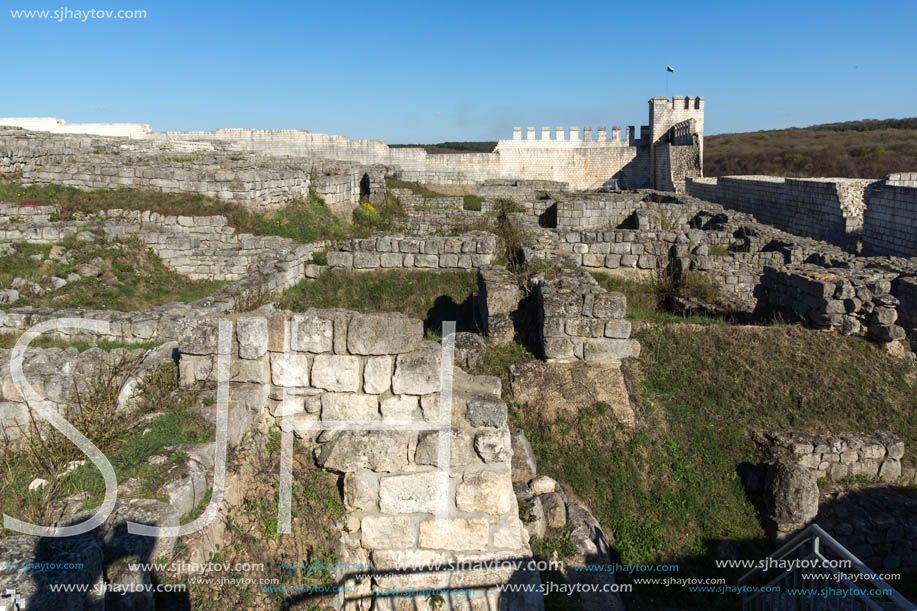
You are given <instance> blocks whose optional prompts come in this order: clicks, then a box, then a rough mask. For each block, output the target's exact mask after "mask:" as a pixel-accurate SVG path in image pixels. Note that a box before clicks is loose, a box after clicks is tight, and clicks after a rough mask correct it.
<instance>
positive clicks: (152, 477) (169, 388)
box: [0, 355, 213, 536]
mask: <svg viewBox="0 0 917 611" xmlns="http://www.w3.org/2000/svg"><path fill="white" fill-rule="evenodd" d="M135 362H136V357H132V356H129V355H122V356H117V357H115V356H112V357H105V359H104V361H103V362H102V363H101V366H100V369H99V371H98V373H96V374H93V375H92V377H89V378H83V379H82V380H80V381H78V384H77V387H78V389H79V392H78V393H77V394H75V395H74V397H73V399H72V401H71V403H70V405H69V416H68V420H69V421H70V422H71V423H73V425H74V426H75V427H76V428H77V429H78V430H79V431H80V432H81V433H83V434H84V435H86V437H88V438H89V439H90V440H91V441H92V442H93V443H94V444H96V445H97V446H98V447H99V449H101V450H102V451H103V452H104V453H105V454H106V456H107V457H108V458H109V460H110V461H111V463H112V466H113V467H114V469H115V473H116V474H117V477H118V481H119V482H123V481H125V480H126V479H128V478H136V479H137V480H138V481H139V483H140V486H139V487H138V488H137V489H136V490H134V491H133V492H132V493H131V496H133V497H137V498H155V497H156V495H157V493H158V491H159V489H160V487H161V485H162V483H163V481H164V477H165V475H166V473H167V472H168V470H169V467H170V463H172V462H174V461H176V460H180V459H182V458H184V455H183V454H181V453H179V452H175V451H174V450H165V449H166V448H170V447H173V446H175V445H177V444H183V443H202V442H205V441H209V440H211V439H212V438H213V431H212V428H213V427H212V426H210V425H208V424H207V423H206V422H205V421H204V420H203V419H202V418H201V417H200V416H198V415H197V414H195V413H193V412H192V411H190V408H191V407H192V406H193V405H194V404H195V402H196V400H197V394H196V393H191V392H187V391H181V390H179V388H178V371H177V367H176V365H175V364H174V363H168V364H166V365H163V366H162V367H161V368H159V369H158V370H156V371H153V372H151V373H150V374H149V375H148V376H147V377H146V378H145V379H144V380H143V381H142V382H141V385H140V400H139V412H137V413H135V414H132V416H131V417H130V418H131V419H130V421H131V422H132V421H134V420H135V419H138V418H139V417H140V416H141V415H142V414H144V413H149V412H152V411H154V410H158V409H162V408H163V407H166V406H167V409H168V411H166V412H165V413H164V414H163V415H161V416H159V417H157V418H154V419H152V420H151V421H150V422H149V423H148V424H147V425H145V426H143V427H136V428H129V426H128V424H129V420H128V417H127V416H126V415H124V414H123V413H122V412H117V411H116V406H117V396H118V391H119V390H120V388H121V385H122V383H123V379H124V377H125V376H126V375H128V373H129V372H130V371H131V370H132V369H133V367H134V364H135ZM144 431H146V434H144ZM163 452H167V454H168V456H167V458H168V460H167V461H166V462H165V463H163V464H160V465H151V464H149V463H148V462H147V459H148V458H149V457H150V456H153V455H154V454H161V453H163ZM82 459H85V456H84V455H83V454H82V453H81V452H79V450H78V449H77V448H76V446H74V445H72V444H71V443H70V442H69V441H68V440H67V439H66V438H64V437H63V436H62V435H60V434H59V433H58V432H57V431H44V432H42V433H41V435H38V434H37V433H35V432H33V433H32V435H31V437H30V438H29V440H28V441H27V443H26V444H25V445H24V446H23V447H20V448H14V447H13V446H11V445H6V446H5V448H4V453H3V456H2V462H0V468H2V476H0V510H2V511H3V512H5V513H7V514H9V515H14V516H17V517H19V518H20V519H25V520H27V521H30V522H33V523H47V521H48V520H49V519H55V518H56V517H57V516H55V515H54V511H55V507H56V504H57V501H59V500H61V499H63V498H65V497H68V496H71V495H75V494H80V493H85V498H83V499H82V507H83V508H85V509H88V508H92V507H96V506H98V505H99V504H101V502H102V500H103V498H104V495H105V483H104V480H103V479H102V476H101V474H100V473H99V472H98V470H97V469H96V468H95V466H94V465H92V464H91V463H89V462H88V461H87V463H86V464H84V465H82V466H77V467H76V468H73V469H69V470H68V464H69V463H70V462H71V461H74V460H82ZM36 477H41V478H44V479H46V480H48V481H49V482H51V483H49V484H47V485H45V486H43V487H40V488H38V489H36V490H33V491H30V490H28V485H29V483H30V482H31V481H32V480H33V479H35V478H36ZM2 532H3V536H8V535H12V534H18V533H13V532H11V531H5V530H4V531H2Z"/></svg>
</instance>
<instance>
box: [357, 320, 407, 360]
mask: <svg viewBox="0 0 917 611" xmlns="http://www.w3.org/2000/svg"><path fill="white" fill-rule="evenodd" d="M422 339H423V323H422V322H421V321H420V320H418V319H416V318H409V317H408V316H405V315H403V314H393V313H386V314H357V315H355V316H354V317H353V318H352V319H351V320H350V327H349V329H348V333H347V350H348V351H349V352H350V353H351V354H365V355H378V354H401V353H404V352H411V351H413V350H417V348H419V347H420V342H421V340H422Z"/></svg>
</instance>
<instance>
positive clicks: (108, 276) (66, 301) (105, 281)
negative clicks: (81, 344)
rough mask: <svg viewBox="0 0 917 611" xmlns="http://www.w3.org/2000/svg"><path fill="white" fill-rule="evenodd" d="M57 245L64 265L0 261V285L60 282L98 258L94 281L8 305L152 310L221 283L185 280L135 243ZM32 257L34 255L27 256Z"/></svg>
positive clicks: (12, 258) (23, 258) (13, 258)
mask: <svg viewBox="0 0 917 611" xmlns="http://www.w3.org/2000/svg"><path fill="white" fill-rule="evenodd" d="M61 245H62V246H64V247H65V248H66V251H67V253H68V256H69V258H70V261H69V262H68V263H66V264H64V263H61V262H60V261H53V260H51V259H48V258H45V259H44V260H43V261H40V262H39V261H35V260H32V259H30V258H28V256H27V255H26V254H20V253H18V252H17V254H14V255H8V256H6V257H0V286H9V285H10V283H11V282H12V280H13V278H15V277H17V276H19V277H24V278H26V279H29V280H32V281H37V280H38V279H39V278H41V277H43V276H58V277H62V278H65V277H66V276H67V274H68V273H70V272H75V271H76V270H77V266H79V265H80V264H83V263H89V262H90V261H92V260H93V259H96V258H101V259H102V260H104V261H105V262H106V264H107V265H106V267H105V268H104V269H103V271H102V274H101V275H100V276H98V277H84V278H82V279H81V280H78V281H76V282H71V283H69V284H67V285H66V286H64V287H63V288H60V289H56V290H53V291H49V292H48V293H46V294H44V295H42V296H40V297H35V296H31V295H28V294H26V293H24V292H23V291H20V298H19V300H18V301H16V302H15V303H14V304H10V305H11V306H24V305H32V306H49V307H57V308H60V307H76V308H85V309H94V310H118V311H123V312H131V311H138V310H145V309H148V308H150V307H153V306H157V305H162V304H165V303H171V302H174V301H182V302H185V303H189V302H192V301H197V300H198V299H202V298H204V297H206V296H207V295H210V294H211V293H213V292H214V291H215V290H217V289H218V288H220V287H221V286H224V285H225V284H226V283H225V282H222V281H214V280H191V279H190V278H188V277H186V276H183V275H181V274H178V273H177V272H173V271H171V270H169V269H168V268H166V266H165V265H164V264H163V262H162V260H161V259H160V258H159V256H158V255H156V254H155V253H154V252H153V251H152V250H151V249H149V248H146V247H145V246H144V245H143V244H142V243H140V242H139V241H136V240H126V241H123V242H120V241H115V242H106V243H101V242H81V241H79V240H77V239H75V238H74V237H70V238H67V239H66V240H64V241H63V242H61ZM43 246H44V247H45V248H43V249H34V248H29V247H28V245H24V244H21V243H20V244H16V245H15V247H16V248H17V250H20V249H21V253H30V252H31V251H32V250H38V251H40V252H41V253H42V254H44V255H47V252H48V251H49V250H50V248H51V247H50V246H49V245H43ZM33 254H34V253H33Z"/></svg>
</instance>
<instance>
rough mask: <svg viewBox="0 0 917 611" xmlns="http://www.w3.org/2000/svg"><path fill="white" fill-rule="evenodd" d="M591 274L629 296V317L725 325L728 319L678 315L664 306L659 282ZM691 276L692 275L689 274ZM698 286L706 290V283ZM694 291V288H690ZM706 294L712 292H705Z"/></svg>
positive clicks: (600, 283) (612, 289)
mask: <svg viewBox="0 0 917 611" xmlns="http://www.w3.org/2000/svg"><path fill="white" fill-rule="evenodd" d="M589 273H590V275H591V276H592V277H593V278H595V279H596V281H597V282H598V283H599V285H601V286H602V287H603V288H605V289H607V290H609V291H615V292H619V293H624V295H625V296H626V297H627V317H628V318H632V319H635V320H652V321H655V322H658V323H692V324H697V325H725V324H728V323H727V321H725V320H723V319H722V318H714V317H710V316H678V315H677V314H673V313H671V312H668V311H667V310H665V308H663V307H662V300H663V295H662V294H661V293H662V292H663V291H662V290H661V288H660V286H659V284H658V283H648V282H636V281H633V280H625V279H624V278H620V277H618V276H612V275H610V274H607V273H605V272H589ZM689 278H691V276H689ZM694 282H695V280H689V283H690V284H689V287H693V286H695V285H694ZM696 282H697V285H698V286H702V287H703V288H702V289H699V290H703V291H706V290H707V289H706V285H704V284H702V283H701V282H700V281H696ZM689 291H691V292H693V289H689ZM703 294H704V295H705V296H707V297H709V296H710V294H709V293H706V292H704V293H703Z"/></svg>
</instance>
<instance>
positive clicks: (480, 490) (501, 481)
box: [455, 471, 515, 515]
mask: <svg viewBox="0 0 917 611" xmlns="http://www.w3.org/2000/svg"><path fill="white" fill-rule="evenodd" d="M455 504H456V507H458V509H459V511H482V512H484V513H489V514H491V515H503V514H505V513H508V512H510V511H512V510H513V508H514V505H515V496H514V495H513V482H512V479H511V478H510V475H509V473H505V474H500V473H494V472H493V471H475V472H471V473H469V472H466V473H465V474H464V475H463V476H462V481H461V482H460V483H459V484H458V485H456V490H455Z"/></svg>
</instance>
